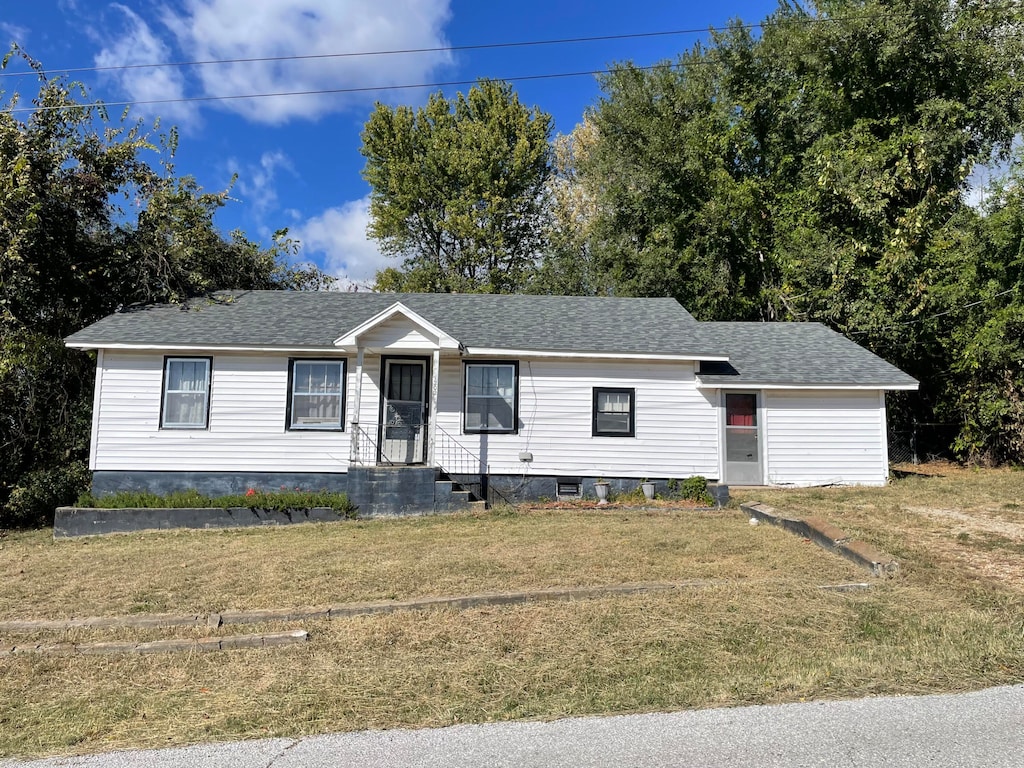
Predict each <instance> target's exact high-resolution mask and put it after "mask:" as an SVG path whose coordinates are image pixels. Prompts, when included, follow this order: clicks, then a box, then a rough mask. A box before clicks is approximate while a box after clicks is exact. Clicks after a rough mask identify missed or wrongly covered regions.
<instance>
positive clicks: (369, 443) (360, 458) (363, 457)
mask: <svg viewBox="0 0 1024 768" xmlns="http://www.w3.org/2000/svg"><path fill="white" fill-rule="evenodd" d="M352 439H353V440H355V441H356V446H355V447H356V450H355V453H354V455H352V457H351V460H352V463H353V464H355V465H356V466H360V467H367V466H371V467H372V466H377V464H378V462H383V463H385V464H392V465H393V464H394V462H392V461H391V460H389V459H388V458H387V456H384V455H382V454H381V453H380V452H379V451H378V450H377V441H376V440H374V438H373V437H372V436H371V435H370V433H369V432H367V431H366V430H365V429H363V427H362V425H360V424H353V425H352ZM364 447H365V448H368V449H369V450H364Z"/></svg>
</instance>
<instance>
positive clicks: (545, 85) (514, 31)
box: [0, 0, 776, 283]
mask: <svg viewBox="0 0 1024 768" xmlns="http://www.w3.org/2000/svg"><path fill="white" fill-rule="evenodd" d="M775 7H776V2H775V0H735V1H734V2H732V3H730V4H721V5H719V4H715V3H689V2H669V1H667V0H665V1H659V0H632V2H625V3H624V2H612V1H611V0H592V1H591V2H583V0H548V1H547V2H544V1H543V0H520V2H515V3H512V2H507V1H506V2H497V1H495V2H486V0H164V2H141V3H140V2H124V3H108V2H91V1H90V0H36V1H35V2H13V1H12V0H7V2H5V3H4V4H3V6H0V40H4V41H5V42H6V41H8V40H16V41H17V42H18V43H19V44H20V45H22V46H23V47H24V48H25V50H27V51H28V53H29V54H30V55H32V56H33V57H35V58H36V59H38V60H39V61H41V62H42V63H43V65H44V66H45V67H46V68H47V69H48V70H49V71H51V72H57V71H58V70H60V69H61V68H66V67H100V66H106V67H120V66H124V65H131V64H153V63H161V62H164V63H167V62H181V61H209V60H216V61H224V60H228V59H241V58H259V57H288V56H301V55H309V54H338V53H349V54H350V53H360V52H366V51H393V50H399V49H402V50H405V49H413V48H416V49H422V48H444V47H448V46H456V47H457V46H469V45H480V44H489V43H509V42H521V41H536V40H552V39H564V38H578V37H587V36H606V35H623V34H633V33H650V32H664V31H673V30H683V29H700V30H706V29H707V28H708V27H711V26H721V25H723V24H724V23H726V22H727V21H728V20H729V19H732V18H741V19H743V20H744V21H747V22H757V21H760V20H762V19H763V18H764V17H765V16H767V15H768V14H769V13H770V12H771V11H772V10H773V9H774V8H775ZM704 37H706V33H696V34H685V35H672V36H661V37H644V38H634V39H624V40H617V41H607V40H606V41H600V42H588V43H575V44H563V45H545V46H536V47H514V48H498V49H492V50H468V51H467V50H462V51H438V52H432V53H420V54H402V55H386V56H348V57H344V58H322V59H306V60H300V61H281V62H259V63H235V64H223V65H208V66H191V67H163V68H135V69H113V70H109V71H106V72H81V73H75V75H74V77H75V78H76V79H80V80H82V81H83V82H85V83H86V84H87V85H88V86H89V87H90V89H91V92H92V95H93V96H94V97H95V98H100V99H103V100H104V101H107V102H110V103H113V102H120V101H148V100H156V99H161V100H162V99H179V98H183V97H197V96H213V95H236V94H253V93H280V92H283V91H309V90H324V89H345V88H366V87H380V86H395V85H408V84H416V83H437V82H445V81H448V82H450V81H463V80H469V81H472V80H475V79H477V78H481V77H489V78H496V79H501V78H513V77H517V76H530V75H546V74H552V73H565V72H590V71H594V70H600V69H604V68H606V67H607V65H608V64H610V63H612V62H617V61H625V60H631V61H634V62H636V63H637V64H651V63H654V62H656V61H660V60H663V59H666V58H672V57H674V56H675V55H677V54H678V53H680V52H682V51H683V50H685V49H687V48H689V47H690V46H692V45H693V43H694V42H696V41H697V40H698V39H701V38H704ZM514 86H515V88H516V90H517V91H518V92H519V96H520V99H521V100H522V101H523V102H524V103H526V104H528V105H531V106H533V105H536V106H538V107H540V108H541V109H542V110H544V111H546V112H549V113H550V114H551V115H552V116H553V117H554V121H555V130H556V132H562V133H567V132H569V131H571V130H572V128H573V127H574V126H575V124H576V123H577V122H579V120H580V119H581V117H582V114H583V111H584V110H585V109H586V108H587V107H588V106H590V105H592V104H593V103H595V101H596V100H597V98H598V96H599V89H598V87H597V84H596V81H595V79H594V78H593V77H589V76H587V77H574V78H558V79H549V80H540V81H532V82H531V81H526V82H521V83H515V84H514ZM468 87H469V86H454V87H448V88H444V89H440V90H444V91H445V92H446V93H447V94H449V95H454V93H455V92H456V91H460V90H461V91H465V90H467V89H468ZM0 88H2V89H3V90H4V91H6V92H8V93H9V92H11V91H16V90H21V91H23V92H24V93H25V94H26V95H31V94H34V93H35V91H36V86H35V84H34V83H33V81H32V79H31V78H23V77H13V76H8V77H3V78H0ZM434 90H439V89H438V88H418V89H408V90H391V91H377V92H372V91H371V92H365V93H357V94H329V95H312V96H290V97H272V98H254V99H242V100H232V101H205V102H177V103H164V104H159V105H136V106H133V107H132V108H131V109H132V111H131V114H132V115H133V116H135V117H142V118H147V119H152V118H156V117H159V118H161V120H162V121H164V124H165V126H166V124H167V123H173V124H175V125H177V126H178V127H179V130H180V133H181V142H180V147H179V153H178V158H177V170H178V172H179V173H182V174H192V175H194V176H195V177H196V178H197V179H198V180H199V182H200V184H202V185H203V186H204V187H206V188H207V189H210V190H220V189H223V188H224V187H225V186H226V185H227V184H228V183H229V181H230V179H231V176H232V174H237V175H238V181H237V183H236V184H235V187H234V189H233V191H232V197H233V198H234V200H235V202H233V203H231V204H230V205H229V206H228V207H227V208H226V209H225V210H224V211H222V212H221V213H220V214H219V216H218V225H219V226H220V227H221V228H223V229H224V230H226V231H227V230H231V229H234V228H241V229H243V230H245V232H246V233H247V234H248V235H249V236H250V237H251V238H253V239H258V240H264V241H267V240H269V235H270V233H272V232H273V231H274V230H276V229H279V228H281V227H288V228H289V230H290V234H291V235H292V236H293V237H295V238H297V239H299V240H301V241H302V244H303V245H302V251H301V253H300V255H299V257H298V258H299V260H308V261H313V262H315V263H317V264H319V265H320V266H321V267H323V268H324V269H326V270H327V271H328V272H330V273H331V274H334V275H338V276H340V277H343V278H347V279H348V280H352V281H355V282H357V283H366V282H369V281H372V278H373V275H374V273H375V272H376V270H377V269H378V268H380V267H381V266H384V265H385V264H387V263H389V262H387V261H386V260H384V259H383V258H382V257H381V256H380V255H379V254H378V253H377V250H376V248H375V246H374V244H373V243H372V241H367V239H366V237H365V228H366V221H367V195H368V193H369V188H368V187H367V185H366V183H365V182H364V181H363V180H362V177H361V176H360V171H361V170H362V167H363V158H362V156H361V155H360V154H359V146H360V138H359V135H360V131H361V130H362V126H363V124H364V123H365V121H366V119H367V117H368V116H369V114H370V112H371V110H372V109H373V104H374V102H375V101H376V100H381V101H384V102H387V103H390V104H410V105H419V104H422V103H423V102H424V101H425V100H426V97H427V95H428V94H429V93H430V92H431V91H434Z"/></svg>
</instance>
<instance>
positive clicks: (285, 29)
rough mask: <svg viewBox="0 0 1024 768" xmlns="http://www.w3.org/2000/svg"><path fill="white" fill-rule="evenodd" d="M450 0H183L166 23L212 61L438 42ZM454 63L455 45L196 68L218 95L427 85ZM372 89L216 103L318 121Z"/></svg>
mask: <svg viewBox="0 0 1024 768" xmlns="http://www.w3.org/2000/svg"><path fill="white" fill-rule="evenodd" d="M448 5H449V0H261V2H259V3H254V2H252V0H181V3H180V4H179V5H178V6H176V7H173V8H172V7H169V6H167V7H165V8H164V10H163V13H162V17H161V20H162V22H163V23H164V24H165V25H166V26H167V28H168V29H170V30H171V31H172V32H173V34H174V36H175V38H176V41H177V45H178V47H179V48H180V49H181V50H182V51H183V52H184V55H185V57H186V58H187V59H190V60H193V61H210V60H225V59H241V58H264V57H275V56H281V57H286V56H296V55H311V54H332V53H358V52H365V51H379V50H396V49H411V48H433V47H439V46H444V45H446V44H447V43H446V41H445V38H444V35H443V32H442V28H443V26H444V24H445V23H446V22H447V21H448V18H449V15H450V12H449V7H448ZM450 62H451V56H450V54H448V53H446V52H435V53H422V54H401V55H391V56H352V57H345V58H333V59H306V60H299V61H295V60H292V61H276V62H245V63H237V64H223V65H207V66H202V67H196V68H195V73H196V76H197V77H198V79H199V82H200V84H201V87H202V91H203V93H205V94H208V95H234V94H246V93H274V92H293V91H311V90H324V89H337V88H352V87H365V86H374V87H376V86H385V85H396V84H408V83H416V82H423V81H424V80H425V79H427V78H429V77H430V76H431V74H432V73H433V72H435V71H436V70H437V69H438V68H439V67H442V66H444V65H446V64H449V63H450ZM372 96H373V95H372V94H366V93H363V94H354V95H351V96H348V97H345V96H342V95H338V94H322V95H312V96H287V97H275V98H261V99H239V100H230V101H222V102H216V103H217V105H218V106H219V107H221V108H223V109H228V110H232V111H235V112H238V113H239V114H241V115H243V116H244V117H246V118H247V119H249V120H252V121H254V122H262V123H269V124H278V123H282V122H285V121H287V120H289V119H291V118H294V117H303V118H315V117H318V116H320V115H323V114H325V113H327V112H331V111H337V110H338V109H343V108H344V107H346V106H348V105H350V104H352V103H353V102H354V101H365V100H366V99H367V98H372Z"/></svg>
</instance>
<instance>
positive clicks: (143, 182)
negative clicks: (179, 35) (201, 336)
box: [0, 60, 325, 526]
mask: <svg viewBox="0 0 1024 768" xmlns="http://www.w3.org/2000/svg"><path fill="white" fill-rule="evenodd" d="M5 64H6V60H5ZM36 69H37V72H38V74H39V80H40V89H39V92H38V94H37V95H36V96H35V98H34V99H32V101H31V104H26V103H25V102H24V101H23V100H22V99H20V98H19V97H18V96H17V95H16V94H15V95H11V96H9V98H8V100H7V102H6V104H5V106H4V107H3V109H2V110H0V526H3V525H4V524H11V523H15V522H16V523H34V522H38V521H40V520H42V519H44V518H45V517H46V516H47V515H49V514H52V511H53V507H54V506H55V505H56V504H58V503H68V502H70V501H73V500H74V497H75V496H76V495H77V494H78V492H79V491H80V490H83V489H84V488H85V487H86V482H87V475H88V473H87V472H86V470H85V459H86V457H87V456H88V443H89V426H90V421H91V409H92V390H93V381H94V376H95V361H94V359H93V357H92V356H90V355H88V354H86V353H83V352H77V351H73V350H68V349H66V348H65V347H64V344H63V341H62V340H63V338H64V337H65V336H67V335H69V334H71V333H73V332H74V331H76V330H78V329H80V328H82V327H83V326H85V325H87V324H88V323H90V322H93V321H95V320H97V319H99V318H100V317H103V316H104V315H106V314H109V313H110V312H113V311H115V310H116V309H117V308H119V307H121V306H127V305H130V304H134V303H138V302H153V301H170V302H175V301H179V300H181V299H184V298H188V297H193V296H199V295H203V294H206V293H208V292H210V291H214V290H219V289H223V288H315V287H318V286H320V285H321V284H323V282H324V280H325V277H324V276H323V275H322V274H320V273H319V272H318V271H317V270H315V269H302V268H295V267H292V266H289V265H288V262H287V260H286V258H285V257H286V256H287V255H288V254H289V253H290V249H291V246H290V244H289V242H288V241H287V240H286V239H285V237H284V233H283V232H282V233H280V234H279V236H278V237H277V238H276V239H275V243H274V245H273V246H272V247H271V248H269V249H266V248H263V247H261V246H260V245H258V244H257V243H253V242H250V241H249V240H247V239H246V238H245V236H244V235H243V234H242V233H240V232H235V233H232V234H231V235H230V236H229V237H224V236H223V235H222V234H221V233H220V232H219V231H218V230H217V228H216V227H215V225H214V223H213V216H214V214H215V213H216V211H217V209H218V208H220V207H221V206H222V205H224V203H225V202H226V193H219V194H211V193H206V192H203V191H202V190H201V189H200V188H199V187H198V186H197V184H196V182H195V181H194V180H193V179H191V178H189V177H179V176H176V175H175V173H174V168H173V165H171V162H170V161H171V158H172V156H173V150H174V146H175V143H176V140H177V139H176V136H175V135H174V132H173V131H171V132H168V133H166V134H165V135H163V136H160V137H159V138H158V139H157V140H156V141H155V142H154V140H153V139H152V138H151V137H150V136H149V135H147V134H146V133H145V132H144V129H143V126H142V125H139V124H130V123H125V122H124V121H114V120H111V119H109V118H108V116H107V115H106V113H105V111H104V110H103V108H102V106H101V105H88V104H86V103H85V101H84V100H85V98H86V97H87V94H85V92H84V91H83V90H82V89H81V88H79V87H76V86H73V85H71V84H68V83H66V82H64V81H62V80H60V79H49V78H47V77H46V76H45V75H44V74H43V73H42V71H41V70H40V69H39V68H38V65H37V66H36ZM147 158H153V160H155V163H154V162H150V161H148V160H147Z"/></svg>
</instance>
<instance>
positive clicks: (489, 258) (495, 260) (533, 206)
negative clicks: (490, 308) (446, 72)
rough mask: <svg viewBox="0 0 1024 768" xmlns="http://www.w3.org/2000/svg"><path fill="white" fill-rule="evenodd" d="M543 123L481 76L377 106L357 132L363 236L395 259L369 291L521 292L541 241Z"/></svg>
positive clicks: (546, 122) (546, 131)
mask: <svg viewBox="0 0 1024 768" xmlns="http://www.w3.org/2000/svg"><path fill="white" fill-rule="evenodd" d="M550 132H551V119H550V117H549V116H548V115H546V114H544V113H542V112H540V111H539V110H538V109H536V108H533V109H528V108H527V107H525V106H523V105H522V104H520V102H519V98H518V96H517V95H516V94H515V92H514V91H513V90H512V88H511V86H509V85H508V84H505V83H500V82H495V81H489V80H483V81H481V82H479V83H478V84H477V85H475V86H473V87H472V88H470V90H469V93H467V94H465V95H463V94H461V93H459V94H458V95H457V96H456V97H455V98H454V99H446V98H445V97H444V96H443V95H442V94H440V93H437V94H434V95H432V96H431V97H430V98H429V100H428V101H427V104H426V106H424V107H421V108H420V109H416V110H414V109H412V108H411V107H405V106H400V107H396V108H391V107H389V106H387V105H384V104H380V103H378V104H377V105H376V108H375V109H374V111H373V113H372V114H371V115H370V119H369V120H368V121H367V123H366V127H365V129H364V130H363V147H362V153H363V155H364V156H365V157H366V167H365V169H364V171H363V176H364V177H365V178H366V180H367V181H368V182H369V183H370V186H371V187H372V192H371V195H370V225H369V230H368V231H369V233H370V235H371V236H372V237H373V238H375V239H376V240H378V241H379V243H380V246H381V249H382V251H383V252H384V253H386V254H388V255H391V256H395V257H399V258H401V259H403V263H402V268H401V269H396V268H389V269H386V270H383V271H382V272H381V273H380V274H379V275H378V279H377V288H378V289H379V290H414V291H462V292H470V291H483V292H493V293H510V292H516V291H518V290H521V289H522V288H523V287H524V286H525V285H526V283H527V280H528V278H529V277H530V275H531V273H532V272H533V270H534V269H535V266H536V262H537V259H538V257H539V255H540V253H541V251H542V250H543V247H544V233H545V227H544V217H545V211H546V207H545V200H544V195H545V182H546V181H547V179H548V176H549V173H550V166H549V147H548V139H549V136H550Z"/></svg>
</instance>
